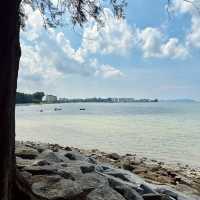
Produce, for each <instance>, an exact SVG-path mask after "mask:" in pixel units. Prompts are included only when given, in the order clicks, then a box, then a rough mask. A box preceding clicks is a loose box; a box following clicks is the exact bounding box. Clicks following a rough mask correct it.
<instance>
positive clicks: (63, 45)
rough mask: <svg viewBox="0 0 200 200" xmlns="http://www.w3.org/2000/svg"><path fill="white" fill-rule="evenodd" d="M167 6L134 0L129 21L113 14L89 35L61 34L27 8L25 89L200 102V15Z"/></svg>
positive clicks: (184, 6) (177, 1)
mask: <svg viewBox="0 0 200 200" xmlns="http://www.w3.org/2000/svg"><path fill="white" fill-rule="evenodd" d="M194 1H195V0H194ZM166 2H167V0H166V1H163V0H134V1H133V0H129V1H128V7H127V11H126V13H127V16H126V20H124V21H122V20H117V19H115V18H114V17H113V15H112V13H111V11H110V10H109V9H108V8H106V9H105V10H104V16H103V17H104V19H105V26H104V27H101V28H99V26H98V25H97V24H96V23H95V22H94V21H92V20H91V21H90V22H89V23H87V24H86V25H85V26H84V28H83V29H80V28H78V27H73V26H72V25H70V23H68V25H67V26H66V27H64V28H60V27H58V28H56V29H53V30H52V29H49V30H44V28H43V26H42V19H41V16H40V13H39V11H38V10H35V11H33V10H32V9H31V8H30V7H28V6H26V13H27V14H28V16H29V18H28V21H27V24H26V29H25V31H22V32H21V46H22V58H21V63H20V73H19V81H18V91H21V92H35V91H44V92H45V93H47V94H56V95H58V96H59V97H94V96H96V97H108V96H115V97H135V98H159V99H174V98H194V99H200V92H199V91H200V64H199V60H200V28H199V27H200V15H199V13H198V12H197V10H196V9H195V8H194V7H192V6H191V5H190V4H189V3H186V2H185V3H184V2H183V0H174V1H173V4H172V5H171V7H170V16H168V13H167V11H166ZM198 2H199V0H196V1H195V3H198Z"/></svg>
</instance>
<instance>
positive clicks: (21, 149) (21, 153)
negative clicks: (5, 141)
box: [15, 145, 39, 159]
mask: <svg viewBox="0 0 200 200" xmlns="http://www.w3.org/2000/svg"><path fill="white" fill-rule="evenodd" d="M38 154H39V152H38V151H37V150H36V149H33V148H30V147H27V146H25V145H22V146H18V147H17V148H16V150H15V155H16V156H18V157H20V158H23V159H35V158H36V157H37V156H38Z"/></svg>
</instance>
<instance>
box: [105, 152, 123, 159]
mask: <svg viewBox="0 0 200 200" xmlns="http://www.w3.org/2000/svg"><path fill="white" fill-rule="evenodd" d="M107 157H108V158H111V159H113V160H119V159H120V158H121V156H120V155H119V154H117V153H111V154H108V155H107Z"/></svg>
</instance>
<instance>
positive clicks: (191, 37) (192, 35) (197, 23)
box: [170, 0, 200, 48]
mask: <svg viewBox="0 0 200 200" xmlns="http://www.w3.org/2000/svg"><path fill="white" fill-rule="evenodd" d="M191 2H192V3H190V2H186V1H183V0H174V1H173V2H172V5H171V7H170V10H171V11H173V12H174V13H177V14H190V15H191V27H190V29H189V30H188V33H187V35H186V44H187V45H188V48H190V47H195V48H200V28H199V27H200V17H199V11H198V8H200V1H199V0H191Z"/></svg>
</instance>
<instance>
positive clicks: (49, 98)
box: [44, 95, 57, 103]
mask: <svg viewBox="0 0 200 200" xmlns="http://www.w3.org/2000/svg"><path fill="white" fill-rule="evenodd" d="M44 101H46V102H47V103H55V102H56V101H57V96H54V95H46V96H45V99H44Z"/></svg>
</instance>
